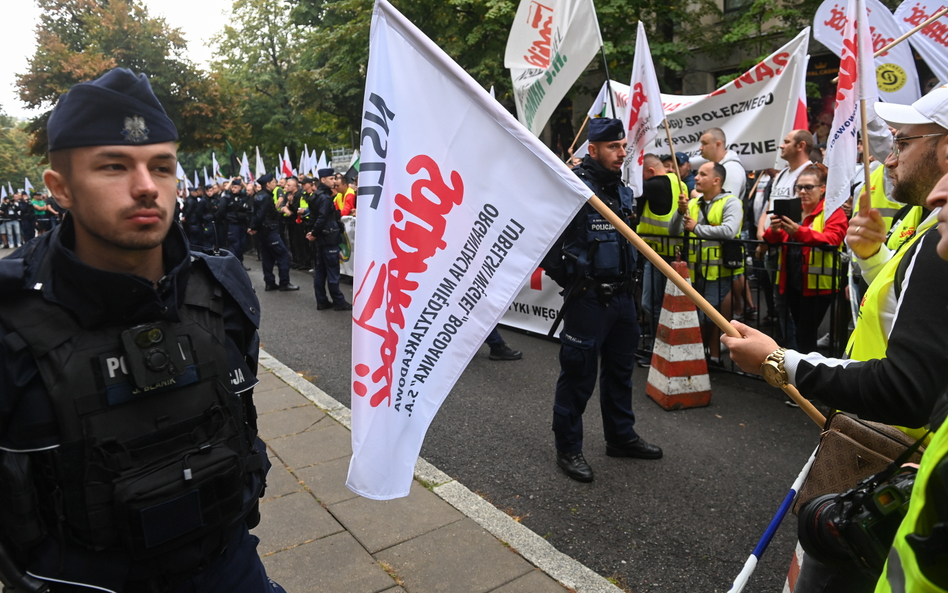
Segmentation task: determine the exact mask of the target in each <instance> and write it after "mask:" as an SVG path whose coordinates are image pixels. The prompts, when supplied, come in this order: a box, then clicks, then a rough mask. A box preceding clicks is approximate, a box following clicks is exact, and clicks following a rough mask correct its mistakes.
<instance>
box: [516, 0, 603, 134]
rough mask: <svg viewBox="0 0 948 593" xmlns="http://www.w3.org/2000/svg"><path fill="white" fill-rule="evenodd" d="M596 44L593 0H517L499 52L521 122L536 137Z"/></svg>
mask: <svg viewBox="0 0 948 593" xmlns="http://www.w3.org/2000/svg"><path fill="white" fill-rule="evenodd" d="M601 46H602V38H601V37H600V35H599V22H598V21H597V20H596V9H595V8H594V7H593V3H592V0H543V2H540V1H538V0H520V5H519V7H518V8H517V14H516V16H515V17H514V22H513V26H512V27H511V28H510V36H509V37H508V38H507V49H506V52H505V53H504V67H505V68H510V76H511V78H512V80H513V90H514V100H515V102H516V104H517V117H519V118H520V123H522V124H523V125H524V126H526V128H527V129H528V130H530V131H531V132H533V134H534V135H535V136H539V135H540V132H542V131H543V127H544V126H545V125H546V122H547V121H548V120H549V119H550V116H551V115H552V114H553V110H554V109H556V106H557V105H559V103H560V101H562V100H563V97H565V96H566V93H567V92H569V90H570V88H572V86H573V83H574V82H576V80H578V79H579V77H580V76H581V75H582V73H583V71H584V70H586V67H587V66H589V62H590V61H591V60H592V59H593V57H595V55H596V53H597V52H599V48H600V47H601Z"/></svg>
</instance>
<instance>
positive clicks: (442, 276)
mask: <svg viewBox="0 0 948 593" xmlns="http://www.w3.org/2000/svg"><path fill="white" fill-rule="evenodd" d="M418 89H425V92H424V93H419V92H418ZM362 126H363V128H362V133H361V138H362V147H361V166H360V173H359V216H358V217H357V219H356V225H357V230H358V242H359V247H358V249H357V250H356V252H355V260H356V261H355V272H354V274H355V275H354V277H353V292H354V307H353V327H352V365H353V366H352V461H351V463H350V466H349V477H348V480H347V482H346V484H347V486H348V487H349V488H350V489H352V490H353V491H354V492H356V493H358V494H360V495H362V496H365V497H368V498H374V499H390V498H397V497H401V496H407V495H408V491H409V487H410V486H411V481H412V476H413V470H414V466H415V462H416V460H417V458H418V453H419V451H420V450H421V444H422V440H423V439H424V435H425V432H426V431H427V430H428V426H429V424H430V423H431V420H432V419H433V418H434V415H435V413H436V412H437V410H438V408H439V407H440V405H441V403H442V402H443V401H444V398H445V397H446V396H447V394H448V392H449V391H450V390H451V388H452V387H453V385H454V384H455V382H456V381H457V379H458V377H459V376H460V374H461V372H462V371H464V368H465V367H466V366H467V363H468V362H469V361H470V359H471V357H472V356H473V355H474V353H475V351H476V350H477V349H478V347H480V345H481V344H482V343H483V341H484V338H486V337H487V334H488V333H489V332H490V330H491V329H492V328H493V327H494V325H495V324H496V323H497V320H498V319H499V318H500V317H501V315H502V314H503V313H504V312H506V311H507V309H508V307H509V305H510V303H511V302H512V301H513V300H514V297H515V296H516V295H517V293H518V292H519V291H520V288H521V287H522V286H523V285H524V283H526V282H527V280H528V279H529V277H530V275H531V274H532V273H533V271H534V270H535V269H536V268H537V266H538V264H539V261H540V260H541V259H542V258H543V255H544V254H545V253H546V251H547V249H548V248H549V246H550V244H551V243H552V242H553V240H554V239H556V237H558V236H559V235H560V233H562V231H563V229H564V228H565V227H566V225H567V224H569V222H570V221H571V220H572V219H573V217H574V216H575V215H576V213H577V212H578V211H579V209H580V208H581V207H582V205H583V204H584V203H585V201H586V199H587V198H588V197H589V196H590V195H591V192H590V190H589V189H588V188H587V187H586V186H585V184H583V182H582V181H580V180H579V178H578V177H576V176H575V175H574V174H573V173H572V171H570V170H569V168H568V167H567V166H566V165H565V164H564V163H562V162H561V161H560V160H559V159H558V158H557V157H556V156H555V155H554V154H553V153H552V152H550V150H549V149H548V148H546V147H545V146H543V144H542V143H541V142H540V141H539V140H538V139H537V138H536V137H535V136H533V135H532V134H531V133H530V132H529V131H528V130H527V129H525V128H524V127H523V126H521V125H520V124H519V123H518V122H517V120H516V119H514V118H513V117H512V116H511V115H510V114H509V113H508V112H507V111H506V110H505V109H504V108H503V106H501V105H500V104H499V103H498V102H497V101H495V100H493V99H491V97H490V95H489V94H488V93H487V92H486V91H485V90H484V89H483V88H482V87H481V86H480V85H478V83H477V82H475V81H474V80H473V79H472V78H471V77H470V76H469V75H468V74H467V73H466V72H464V71H463V70H462V69H461V68H460V67H459V66H458V65H457V64H455V63H454V62H453V61H452V60H451V59H450V58H449V57H448V56H447V55H446V54H445V53H444V52H443V51H442V50H441V49H440V48H438V47H437V46H436V45H434V44H433V43H432V42H431V40H429V39H428V38H427V37H425V36H424V34H423V33H421V32H420V31H419V30H418V29H417V28H415V27H414V25H412V24H411V23H409V22H408V21H407V20H405V18H404V17H403V16H402V15H401V14H400V13H398V11H396V10H395V9H394V8H392V6H391V5H390V4H389V3H388V2H386V1H385V0H378V1H377V2H376V5H375V13H374V15H373V18H372V29H371V33H370V49H369V65H368V72H367V76H366V88H365V102H364V115H363V122H362ZM498 154H502V155H504V157H503V158H497V155H498ZM512 180H516V182H517V186H518V187H522V188H525V189H527V190H528V191H523V192H521V193H520V194H519V195H518V196H517V199H510V195H509V193H508V192H507V191H506V190H505V189H504V188H506V187H508V185H509V182H510V181H512ZM505 184H506V185H505Z"/></svg>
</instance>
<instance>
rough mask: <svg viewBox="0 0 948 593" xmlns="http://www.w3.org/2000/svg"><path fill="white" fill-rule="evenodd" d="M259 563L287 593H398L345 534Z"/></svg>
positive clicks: (356, 543) (357, 544) (273, 556)
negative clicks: (261, 563) (390, 592)
mask: <svg viewBox="0 0 948 593" xmlns="http://www.w3.org/2000/svg"><path fill="white" fill-rule="evenodd" d="M263 564H264V566H265V567H266V569H267V574H268V575H269V576H270V578H271V579H273V580H274V581H276V582H278V583H280V585H281V586H282V587H283V588H284V589H286V591H287V593H342V592H345V593H381V592H383V591H384V592H389V591H400V589H399V588H398V587H397V586H396V587H394V588H393V587H392V586H393V585H394V584H395V580H394V579H393V578H392V577H391V576H389V575H388V574H387V573H386V572H385V571H384V570H383V569H382V567H381V566H379V564H378V563H377V562H376V561H375V559H374V558H373V557H372V555H371V554H369V553H368V552H366V551H365V549H364V548H363V547H362V546H360V545H359V543H358V542H357V541H356V540H355V539H354V538H353V537H352V536H351V535H349V534H348V533H345V532H342V533H337V534H335V535H330V536H329V537H325V538H323V539H320V540H316V541H314V542H310V543H307V544H303V545H301V546H297V547H295V548H293V549H291V550H286V551H284V552H280V553H278V554H273V555H271V556H266V557H264V558H263Z"/></svg>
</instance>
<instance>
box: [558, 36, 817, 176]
mask: <svg viewBox="0 0 948 593" xmlns="http://www.w3.org/2000/svg"><path fill="white" fill-rule="evenodd" d="M809 36H810V29H809V27H807V28H805V29H803V30H802V31H800V33H799V34H798V35H797V36H796V37H795V38H793V39H792V40H791V41H789V42H788V43H787V44H786V45H784V46H783V47H781V48H780V49H778V50H777V51H775V52H774V53H772V54H770V55H769V56H767V57H766V58H764V60H763V61H761V62H760V63H759V64H757V65H756V66H754V67H753V68H751V69H749V70H748V71H747V72H745V73H744V74H742V75H741V76H739V77H738V78H736V79H734V80H732V81H731V82H729V83H727V84H726V85H724V86H722V87H721V88H719V89H717V90H716V91H714V92H712V93H710V94H707V95H662V105H663V107H664V110H665V117H666V118H667V119H668V125H669V127H670V128H671V135H672V142H673V143H674V149H675V151H678V152H684V153H686V154H688V155H691V156H694V155H697V154H700V152H701V151H700V143H699V141H700V138H701V135H702V134H703V133H704V132H705V131H706V130H707V129H708V128H711V127H718V128H721V129H722V130H724V133H725V134H726V135H727V138H728V148H730V149H732V150H734V151H735V152H736V153H738V154H739V155H740V156H741V160H742V161H743V162H744V166H745V167H746V168H747V169H769V168H771V167H773V166H774V164H775V163H776V161H777V158H778V157H779V144H780V140H781V139H782V138H783V137H784V136H786V135H787V132H789V131H790V130H794V129H801V128H806V127H807V125H806V105H805V104H804V103H802V102H801V92H802V90H803V89H804V88H805V85H804V77H805V76H806V65H807V55H806V53H807V39H808V37H809ZM605 86H606V85H605V84H603V88H602V90H601V91H600V93H599V95H598V97H597V98H596V100H595V101H593V104H592V107H590V109H589V113H590V117H594V116H598V115H599V114H602V113H605V114H606V117H609V116H610V114H611V112H612V107H611V102H610V101H609V99H608V96H609V95H608V93H607V92H606V88H605ZM610 87H611V88H612V92H613V93H614V99H615V107H616V116H615V117H616V118H618V119H624V118H625V117H626V112H627V110H628V108H629V87H628V85H625V84H622V83H619V82H616V81H612V82H611V83H610ZM659 129H660V130H661V128H659ZM629 142H630V143H631V140H629ZM646 152H654V153H655V154H658V155H662V154H671V150H670V149H669V147H668V139H667V137H666V135H665V133H664V131H663V130H662V131H661V133H659V134H658V135H657V136H656V137H655V139H654V141H653V143H652V145H651V148H650V149H649V150H647V151H646ZM576 154H577V155H578V154H579V152H578V151H577V153H576Z"/></svg>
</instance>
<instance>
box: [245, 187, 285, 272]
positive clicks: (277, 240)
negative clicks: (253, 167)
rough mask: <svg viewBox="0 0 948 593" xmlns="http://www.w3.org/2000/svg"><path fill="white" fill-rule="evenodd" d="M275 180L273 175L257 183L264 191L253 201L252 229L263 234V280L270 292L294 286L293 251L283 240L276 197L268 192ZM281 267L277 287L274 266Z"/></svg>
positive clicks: (261, 246)
mask: <svg viewBox="0 0 948 593" xmlns="http://www.w3.org/2000/svg"><path fill="white" fill-rule="evenodd" d="M271 181H273V174H271V173H267V174H266V175H263V176H261V177H260V179H258V180H257V183H259V184H260V187H261V188H262V189H261V190H260V191H258V192H257V193H256V195H254V198H253V219H252V220H251V223H250V228H251V229H252V230H254V231H256V232H257V233H259V234H260V257H261V259H262V260H263V280H264V282H265V284H266V290H275V289H277V288H280V287H289V286H292V285H291V284H290V252H289V251H287V249H286V244H285V243H283V238H282V237H280V230H279V229H280V213H279V212H277V209H276V205H275V204H274V203H273V194H272V193H271V192H269V191H267V184H268V183H270V182H271ZM274 263H275V264H276V265H277V269H278V271H279V273H280V284H279V286H277V283H276V278H275V277H274V276H273V264H274Z"/></svg>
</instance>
